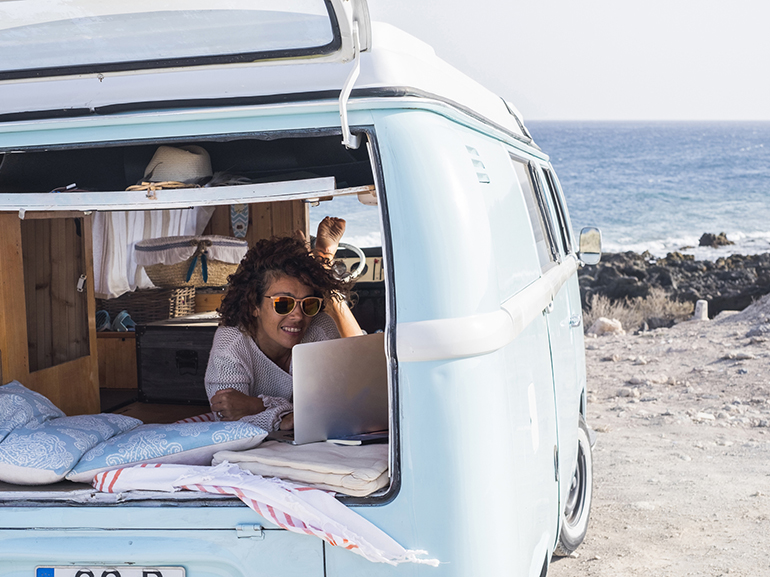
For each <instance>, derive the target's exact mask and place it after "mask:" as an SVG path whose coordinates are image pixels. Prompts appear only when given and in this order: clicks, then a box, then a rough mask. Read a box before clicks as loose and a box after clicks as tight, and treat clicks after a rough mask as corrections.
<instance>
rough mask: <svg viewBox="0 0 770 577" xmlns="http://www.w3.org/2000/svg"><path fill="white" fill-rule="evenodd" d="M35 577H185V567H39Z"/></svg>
mask: <svg viewBox="0 0 770 577" xmlns="http://www.w3.org/2000/svg"><path fill="white" fill-rule="evenodd" d="M35 577H185V572H184V567H137V566H136V565H70V566H67V567H62V566H58V565H57V566H56V567H38V568H36V569H35Z"/></svg>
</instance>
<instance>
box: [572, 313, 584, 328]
mask: <svg viewBox="0 0 770 577" xmlns="http://www.w3.org/2000/svg"><path fill="white" fill-rule="evenodd" d="M582 324H583V315H582V314H581V315H572V316H571V317H570V318H569V326H571V327H572V328H577V327H579V326H580V325H582Z"/></svg>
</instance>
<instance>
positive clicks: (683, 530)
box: [548, 297, 770, 577]
mask: <svg viewBox="0 0 770 577" xmlns="http://www.w3.org/2000/svg"><path fill="white" fill-rule="evenodd" d="M586 348H587V350H586V362H587V377H588V389H589V405H588V424H589V426H591V427H592V428H593V429H594V430H595V431H597V437H598V438H597V443H596V446H595V447H594V453H593V454H594V469H593V470H594V485H593V487H594V498H593V506H592V511H591V520H590V524H589V528H588V536H587V537H586V540H585V542H584V543H583V545H582V546H581V547H580V548H579V549H578V551H577V552H576V553H575V554H573V556H572V557H566V558H561V559H559V558H556V559H555V560H554V561H553V562H552V563H551V565H550V567H549V572H548V575H549V577H572V576H578V575H579V576H581V577H584V576H596V577H610V576H612V577H618V576H621V577H622V576H627V575H628V576H635V575H643V576H645V577H656V576H672V577H674V576H676V577H681V576H685V575H698V576H700V575H704V576H720V575H729V576H731V577H733V576H741V577H743V576H745V577H758V576H764V575H768V576H770V297H765V298H763V299H762V300H760V301H758V302H757V303H755V304H754V305H752V306H751V307H749V308H748V309H746V310H745V311H743V312H741V313H729V312H725V313H722V314H721V315H720V316H719V317H717V319H714V320H710V321H688V322H685V323H681V324H679V325H676V326H674V327H672V328H670V329H658V330H655V331H650V332H647V333H641V334H639V335H629V334H623V335H619V334H609V335H602V336H598V337H595V338H591V337H587V339H586Z"/></svg>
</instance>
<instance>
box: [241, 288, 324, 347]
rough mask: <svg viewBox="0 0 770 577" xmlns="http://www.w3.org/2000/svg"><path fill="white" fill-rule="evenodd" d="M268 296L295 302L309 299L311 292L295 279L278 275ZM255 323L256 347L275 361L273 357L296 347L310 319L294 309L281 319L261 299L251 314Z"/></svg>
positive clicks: (267, 301) (271, 302) (300, 310)
mask: <svg viewBox="0 0 770 577" xmlns="http://www.w3.org/2000/svg"><path fill="white" fill-rule="evenodd" d="M265 294H266V295H270V296H274V297H277V296H290V297H294V298H296V299H303V298H305V297H311V296H313V295H314V294H315V292H314V291H313V289H312V288H311V287H309V286H307V285H306V284H304V283H303V282H302V281H301V280H299V279H298V278H295V277H292V276H287V275H285V274H280V275H278V276H276V277H275V278H274V279H273V282H271V283H270V284H269V285H268V287H267V291H266V292H265ZM254 316H255V317H256V319H257V343H258V344H259V348H260V349H262V352H263V353H265V354H266V355H267V356H268V357H270V358H272V359H273V360H275V357H276V356H278V355H281V354H285V353H286V352H287V349H291V348H292V347H293V346H294V345H296V344H299V343H300V341H301V340H302V337H304V336H305V332H306V331H307V328H308V326H310V320H311V317H309V316H307V315H305V314H304V313H303V312H302V307H300V306H299V305H296V306H295V307H294V310H293V311H291V312H290V313H289V314H288V315H285V316H281V315H279V314H278V313H277V312H275V309H274V308H273V301H272V299H269V298H263V299H262V302H261V303H259V306H258V307H257V309H256V310H255V311H254Z"/></svg>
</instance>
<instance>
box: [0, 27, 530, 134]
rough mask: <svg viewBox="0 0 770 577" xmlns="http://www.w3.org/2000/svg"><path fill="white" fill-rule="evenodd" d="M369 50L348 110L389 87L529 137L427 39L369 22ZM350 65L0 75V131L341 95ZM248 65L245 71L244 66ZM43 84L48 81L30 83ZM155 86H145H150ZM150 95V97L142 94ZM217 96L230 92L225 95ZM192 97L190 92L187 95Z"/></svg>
mask: <svg viewBox="0 0 770 577" xmlns="http://www.w3.org/2000/svg"><path fill="white" fill-rule="evenodd" d="M372 39H373V42H372V45H371V49H370V50H368V51H367V52H363V53H362V54H361V57H360V58H361V73H360V77H359V78H358V80H357V81H356V84H355V86H354V87H353V92H352V96H351V100H350V103H349V105H348V106H349V108H351V109H352V106H353V101H354V100H355V99H356V98H358V97H360V96H361V94H362V92H363V93H366V92H371V91H390V92H391V93H392V94H393V96H398V95H397V92H401V93H402V95H404V96H406V95H407V94H409V93H411V94H413V95H414V94H421V93H424V94H431V95H433V96H435V97H439V98H441V99H446V100H448V101H451V102H455V103H457V104H459V105H461V106H462V107H464V108H466V109H467V110H472V111H473V112H474V113H476V114H478V115H479V116H482V117H484V118H488V119H490V120H491V121H493V122H494V123H496V124H498V125H500V126H503V127H505V128H506V129H507V130H508V131H510V132H511V133H512V134H516V135H518V136H519V137H520V138H523V139H525V140H529V137H528V134H527V133H526V132H525V131H524V130H523V129H522V128H521V125H520V123H519V120H518V119H517V117H516V116H515V115H514V114H513V113H512V112H511V109H509V107H508V106H507V105H506V102H504V101H503V99H501V98H500V97H499V96H498V95H496V94H494V93H493V92H491V91H489V90H488V89H486V88H484V87H483V86H482V85H480V84H479V83H477V82H476V81H474V80H472V79H471V78H469V77H468V76H467V75H465V74H463V73H461V72H460V71H458V70H457V69H455V68H453V67H452V66H450V65H449V64H447V63H446V62H444V61H443V60H441V59H440V58H438V57H437V56H436V55H435V53H434V51H433V50H432V49H431V48H430V47H429V46H428V45H427V44H425V43H423V42H421V41H419V40H417V39H416V38H414V37H412V36H410V35H408V34H406V33H405V32H402V31H400V30H398V29H397V28H394V27H392V26H390V25H387V24H381V23H373V25H372ZM350 68H351V64H350V63H344V64H343V63H339V62H336V63H329V62H326V63H320V62H313V63H311V62H308V63H306V64H303V65H302V69H301V73H298V68H297V65H296V64H294V65H289V64H284V63H278V62H276V63H273V64H272V65H270V66H255V65H250V64H237V65H227V66H224V65H223V66H207V67H199V68H185V69H164V70H155V71H152V72H148V71H137V72H120V73H108V74H103V75H102V74H100V75H83V76H75V77H56V78H47V79H28V80H24V81H12V82H9V81H5V82H3V81H0V101H2V102H3V106H2V111H1V112H0V130H2V126H3V123H4V122H9V121H10V122H13V121H15V120H24V119H30V120H39V119H41V118H46V117H56V116H61V117H72V116H80V115H90V114H109V113H113V112H126V111H128V110H131V109H132V108H134V109H136V108H138V107H141V108H142V109H150V108H151V107H153V106H154V107H155V109H156V110H159V109H167V110H168V109H169V108H182V107H185V106H190V107H192V106H196V107H205V106H212V105H213V106H222V105H226V101H228V100H229V101H231V102H232V103H233V104H234V105H235V104H238V105H239V106H242V105H244V104H248V103H247V102H243V100H253V101H254V102H259V101H260V100H263V101H266V102H267V101H273V102H276V101H280V102H284V103H285V102H287V101H288V102H291V101H292V100H294V101H305V100H312V99H317V98H325V99H326V98H328V99H331V98H334V99H336V98H338V96H339V91H340V90H341V89H342V86H343V85H344V83H345V80H346V78H347V77H348V74H349V71H350ZM247 71H248V72H247ZM33 83H44V84H46V87H45V88H44V87H42V86H39V87H35V89H34V90H31V89H30V88H31V87H30V84H33ZM150 85H151V86H152V90H148V88H149V86H150ZM148 94H152V95H153V98H152V100H147V95H148ZM222 94H227V98H226V99H223V98H222ZM190 95H193V96H192V97H191V96H190Z"/></svg>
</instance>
